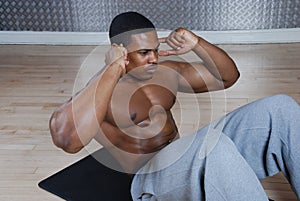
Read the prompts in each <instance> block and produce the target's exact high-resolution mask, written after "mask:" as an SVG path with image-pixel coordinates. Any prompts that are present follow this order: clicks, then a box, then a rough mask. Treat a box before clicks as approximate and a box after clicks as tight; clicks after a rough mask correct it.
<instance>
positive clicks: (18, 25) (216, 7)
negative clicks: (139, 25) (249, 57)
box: [0, 0, 300, 32]
mask: <svg viewBox="0 0 300 201" xmlns="http://www.w3.org/2000/svg"><path fill="white" fill-rule="evenodd" d="M129 10H133V11H138V12H140V13H142V14H144V15H146V16H147V17H149V18H150V19H151V20H152V21H153V22H154V24H155V25H156V26H157V27H158V28H160V29H174V28H176V27H178V26H184V27H186V28H189V29H192V30H241V29H242V30H248V29H280V28H299V27H300V0H185V1H182V0H172V1H171V0H138V1H137V0H126V1H125V0H0V30H5V31H7V30H14V31H19V30H31V31H92V32H93V31H107V30H108V26H109V23H110V21H111V20H112V18H113V17H114V16H115V15H117V14H118V13H121V12H124V11H129Z"/></svg>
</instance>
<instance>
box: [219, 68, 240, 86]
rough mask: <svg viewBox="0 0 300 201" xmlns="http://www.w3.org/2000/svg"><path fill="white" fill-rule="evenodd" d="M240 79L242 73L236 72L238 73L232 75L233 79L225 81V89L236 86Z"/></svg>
mask: <svg viewBox="0 0 300 201" xmlns="http://www.w3.org/2000/svg"><path fill="white" fill-rule="evenodd" d="M239 78H240V72H239V71H238V70H236V72H235V73H234V74H233V75H232V77H231V79H229V80H226V81H224V82H223V83H224V88H225V89H227V88H229V87H231V86H232V85H234V84H235V83H236V82H237V81H238V79H239Z"/></svg>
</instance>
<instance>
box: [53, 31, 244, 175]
mask: <svg viewBox="0 0 300 201" xmlns="http://www.w3.org/2000/svg"><path fill="white" fill-rule="evenodd" d="M160 43H167V44H168V45H169V46H170V47H171V49H170V50H162V51H158V47H159V45H160ZM190 51H193V52H194V53H195V54H196V55H197V56H199V58H200V59H201V60H202V63H200V62H197V63H186V62H178V61H163V62H161V63H158V57H159V56H169V55H180V54H185V53H187V52H190ZM105 61H106V64H107V67H106V69H105V71H104V72H103V73H102V74H101V75H97V76H96V77H95V78H94V79H93V80H92V81H91V82H90V83H89V84H88V85H87V87H86V88H84V89H83V90H82V91H81V92H80V93H78V94H77V95H76V96H75V97H74V98H72V99H71V100H69V101H67V102H66V103H65V104H63V105H62V106H61V107H59V108H58V109H57V110H56V111H55V112H54V113H53V115H52V117H51V119H50V131H51V134H52V139H53V142H54V144H56V145H57V146H58V147H61V148H62V149H64V150H65V151H67V152H70V153H75V152H78V151H79V150H80V149H82V148H83V147H84V146H85V145H86V144H88V143H89V142H90V141H91V140H92V139H96V140H97V141H98V142H99V143H100V144H102V145H103V146H104V147H106V148H107V149H108V150H109V151H110V152H111V153H112V154H113V155H114V157H116V159H117V160H118V161H119V162H120V163H121V165H122V166H123V167H124V169H125V170H127V171H132V170H134V169H136V168H138V167H140V166H141V165H142V164H143V163H144V162H145V161H147V160H148V159H149V158H150V157H151V156H152V155H153V154H154V153H155V152H157V151H159V150H160V149H162V148H163V147H165V146H166V145H168V144H169V143H171V142H172V141H173V140H175V139H177V138H178V137H179V134H178V130H177V127H176V124H175V121H174V119H173V116H172V113H171V111H170V110H171V108H172V106H173V105H174V103H175V101H176V93H177V92H178V91H180V92H187V93H202V92H207V91H212V90H220V89H224V88H228V87H230V86H231V85H233V84H234V83H235V82H236V80H237V79H238V77H239V73H238V70H237V68H236V66H235V64H234V62H233V61H232V59H231V58H230V57H229V56H228V55H227V54H226V53H225V52H224V51H223V50H221V49H220V48H218V47H216V46H214V45H212V44H210V43H209V42H207V41H205V40H204V39H202V38H201V37H199V36H197V35H195V34H194V33H193V32H191V31H189V30H186V29H183V28H178V29H177V30H175V31H173V32H172V33H171V34H170V35H169V36H168V37H166V38H161V39H158V37H157V33H156V31H148V32H145V33H139V34H135V35H132V36H131V42H130V43H129V45H128V46H127V47H123V45H122V44H120V45H116V44H113V45H112V47H111V49H110V50H109V51H108V52H107V54H106V60H105Z"/></svg>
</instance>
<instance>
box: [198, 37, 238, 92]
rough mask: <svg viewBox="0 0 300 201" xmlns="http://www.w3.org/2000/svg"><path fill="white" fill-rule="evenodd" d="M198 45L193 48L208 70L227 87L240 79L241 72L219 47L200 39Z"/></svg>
mask: <svg viewBox="0 0 300 201" xmlns="http://www.w3.org/2000/svg"><path fill="white" fill-rule="evenodd" d="M198 38H199V39H198V44H197V45H196V46H195V47H194V48H193V51H194V52H195V54H196V55H197V56H199V57H200V58H201V60H203V62H204V64H205V66H206V67H207V69H208V70H209V71H210V72H211V74H213V75H214V76H215V78H216V79H218V80H220V81H222V82H223V83H224V85H225V88H226V85H230V86H231V85H232V84H233V83H234V82H235V81H236V80H237V79H238V78H239V71H238V69H237V67H236V65H235V63H234V61H233V60H232V59H231V58H230V57H229V56H228V54H227V53H226V52H225V51H223V50H222V49H220V48H219V47H217V46H215V45H213V44H211V43H209V42H208V41H206V40H205V39H203V38H201V37H198Z"/></svg>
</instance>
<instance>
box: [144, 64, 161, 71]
mask: <svg viewBox="0 0 300 201" xmlns="http://www.w3.org/2000/svg"><path fill="white" fill-rule="evenodd" d="M157 67H158V66H157V64H151V65H148V66H145V67H144V69H145V71H146V72H148V73H155V71H156V70H157Z"/></svg>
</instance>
